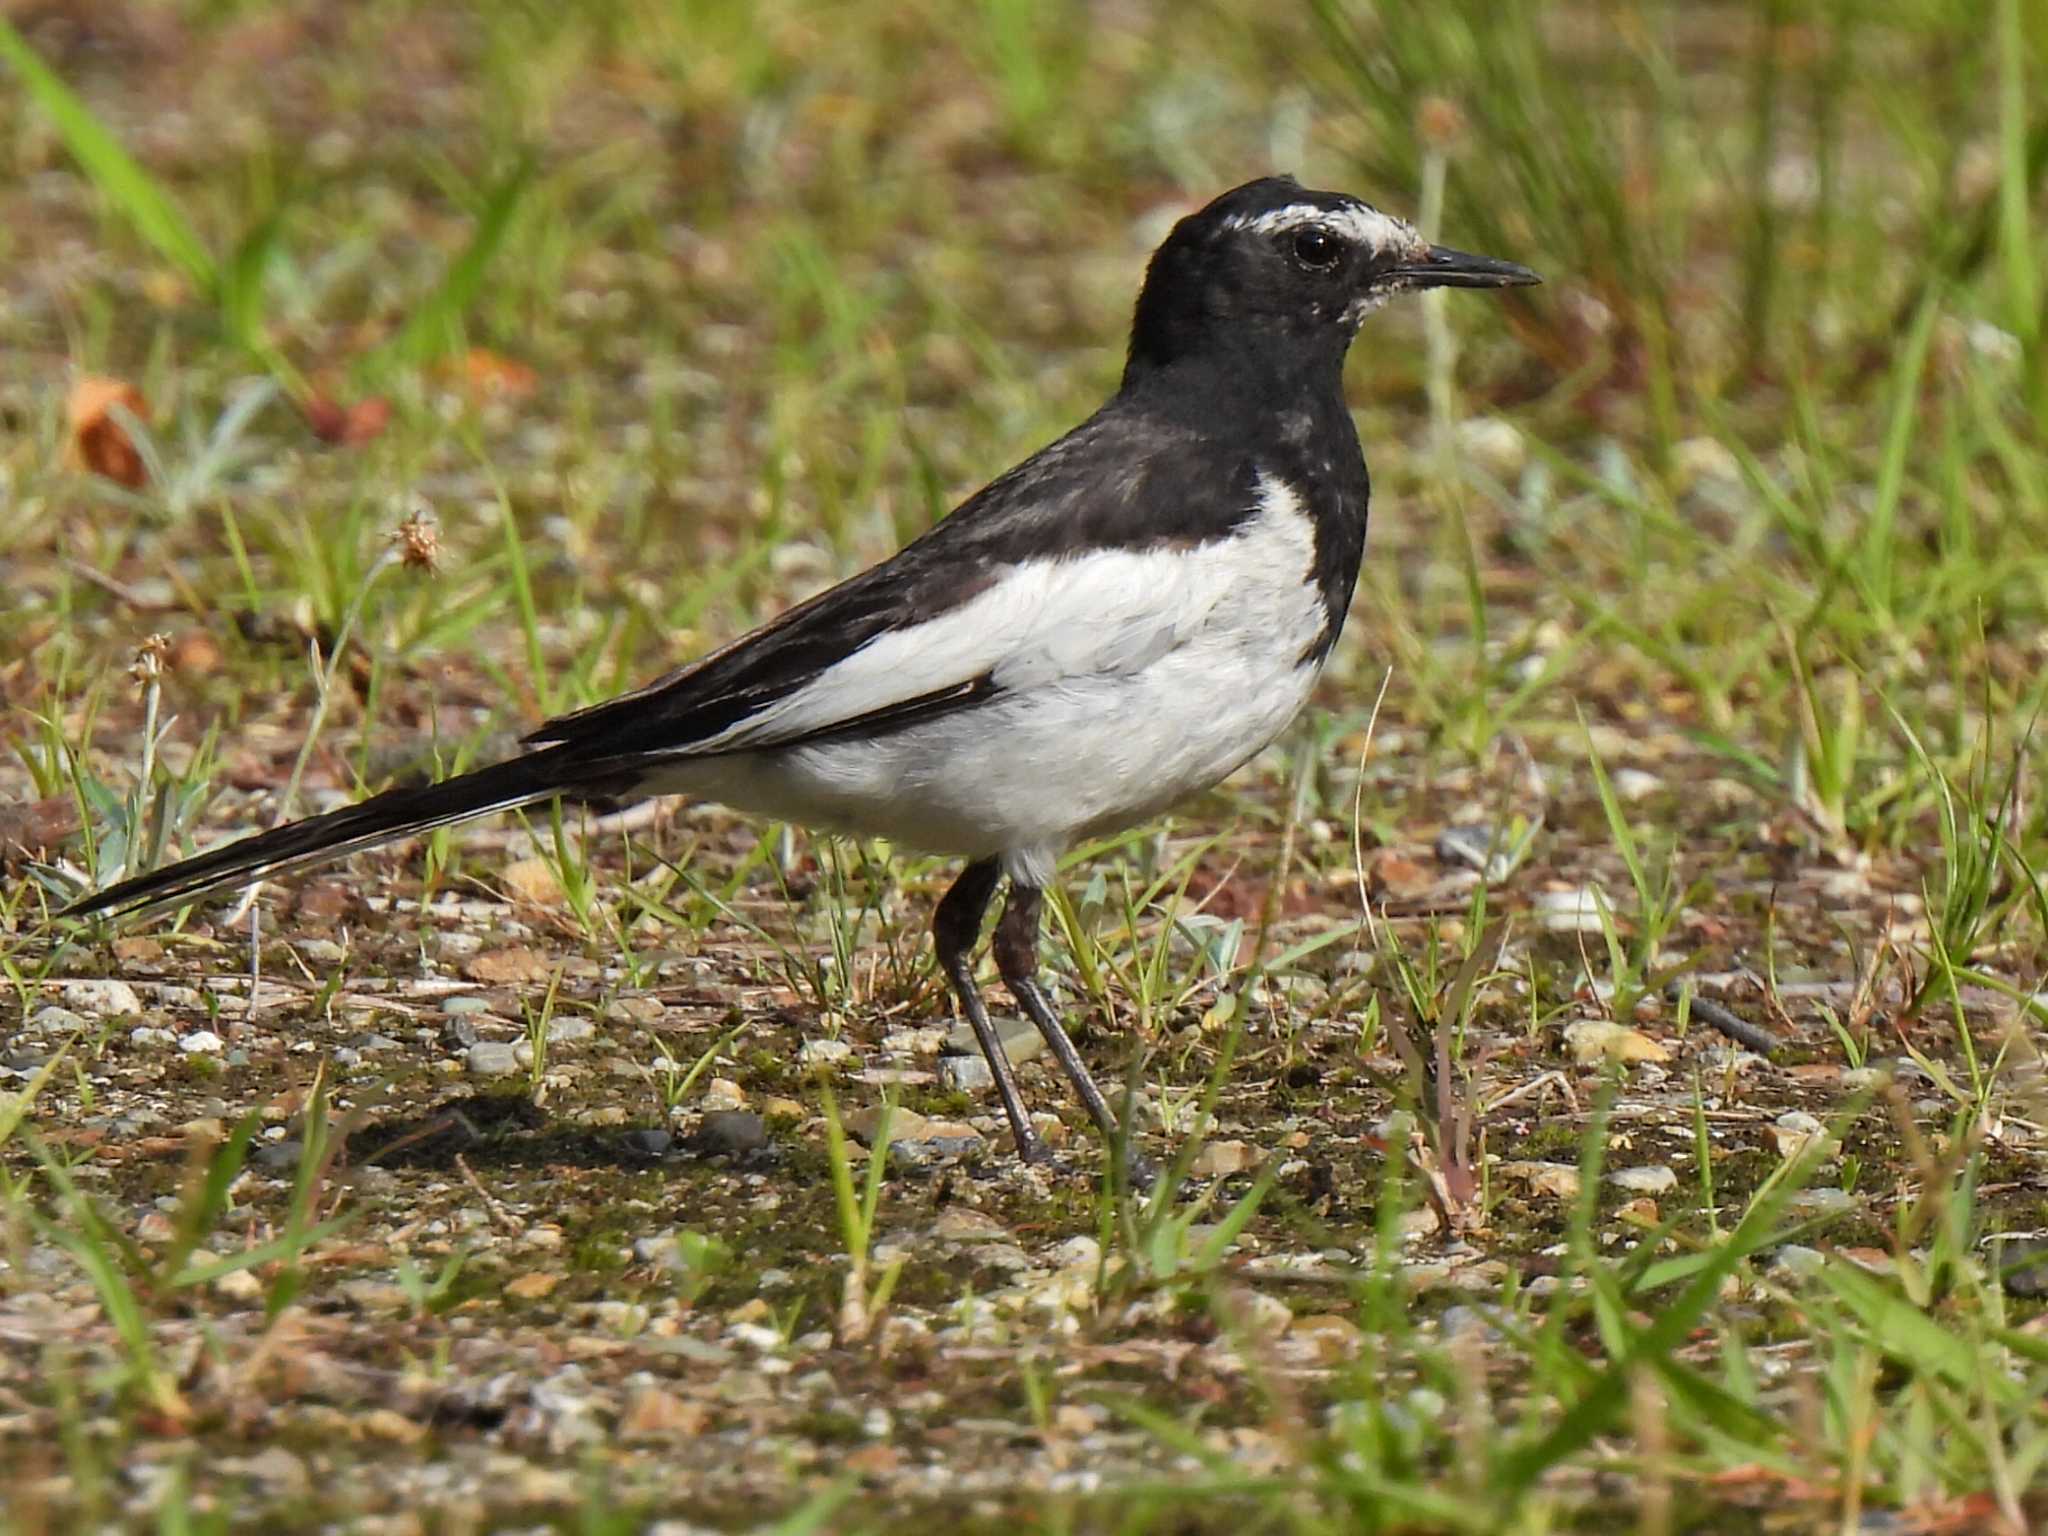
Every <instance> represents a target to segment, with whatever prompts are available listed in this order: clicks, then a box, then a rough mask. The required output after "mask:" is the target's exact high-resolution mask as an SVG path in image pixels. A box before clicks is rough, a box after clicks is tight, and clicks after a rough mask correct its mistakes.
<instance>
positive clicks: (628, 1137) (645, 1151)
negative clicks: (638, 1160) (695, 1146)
mask: <svg viewBox="0 0 2048 1536" xmlns="http://www.w3.org/2000/svg"><path fill="white" fill-rule="evenodd" d="M619 1143H620V1145H621V1146H623V1147H624V1148H625V1150H626V1153H627V1155H628V1156H631V1157H646V1158H656V1157H666V1156H667V1155H668V1153H669V1149H670V1148H671V1147H673V1146H674V1145H675V1144H676V1139H675V1137H674V1135H672V1134H671V1133H670V1132H668V1131H664V1130H663V1129H661V1127H659V1126H654V1127H652V1128H648V1129H641V1130H633V1131H628V1132H626V1134H625V1135H623V1136H621V1137H620V1138H619Z"/></svg>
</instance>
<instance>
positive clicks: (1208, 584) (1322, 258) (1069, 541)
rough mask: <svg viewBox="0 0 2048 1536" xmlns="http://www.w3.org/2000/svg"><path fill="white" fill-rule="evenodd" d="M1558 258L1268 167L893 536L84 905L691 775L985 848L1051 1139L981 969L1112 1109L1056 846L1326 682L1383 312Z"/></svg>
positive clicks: (1148, 810) (1291, 710) (1505, 278)
mask: <svg viewBox="0 0 2048 1536" xmlns="http://www.w3.org/2000/svg"><path fill="white" fill-rule="evenodd" d="M1536 281H1538V278H1537V276H1536V274H1535V273H1533V272H1531V271H1529V270H1528V269H1527V268H1526V267H1521V266H1517V265H1515V264H1514V263H1512V262H1507V261H1497V260H1493V259H1490V258H1487V257H1482V256H1472V255H1467V254H1466V253H1464V252H1462V251H1454V250H1448V249H1446V248H1444V247H1442V246H1437V245H1431V244H1430V243H1429V242H1428V241H1426V240H1424V239H1423V238H1422V237H1421V236H1420V235H1418V234H1417V233H1416V231H1415V230H1414V229H1413V228H1412V227H1411V226H1410V225H1408V224H1406V223H1404V222H1402V221H1401V220H1400V219H1397V218H1393V217H1390V216H1389V215H1387V214H1384V213H1381V212H1379V211H1378V210H1377V209H1375V208H1372V207H1370V206H1368V205H1367V204H1365V203H1363V202H1360V201H1359V200H1358V199H1357V198H1354V197H1348V196H1345V195H1344V194H1342V193H1337V192H1315V191H1310V190H1308V189H1306V188H1304V187H1302V186H1301V185H1300V184H1299V183H1297V182H1295V181H1294V180H1293V179H1291V178H1288V177H1269V178H1266V179H1263V180H1259V181H1253V182H1248V183H1247V184H1245V185H1244V186H1241V187H1238V188H1236V189H1234V190H1233V191H1230V192H1226V193H1225V194H1224V195H1223V196H1221V197H1219V198H1217V199H1216V200H1215V201H1214V202H1212V203H1210V204H1209V205H1208V206H1207V207H1206V208H1203V209H1202V210H1200V211H1199V212H1197V213H1194V214H1191V215H1189V216H1188V217H1186V218H1184V219H1182V220H1181V221H1180V222H1179V223H1178V224H1176V225H1175V226H1174V228H1173V230H1172V232H1171V233H1170V234H1168V236H1167V237H1166V240H1165V243H1164V244H1162V245H1161V246H1160V247H1159V249H1158V251H1157V252H1156V253H1155V254H1154V255H1153V257H1152V261H1151V265H1150V267H1149V269H1148V270H1147V272H1146V275H1145V283H1144V288H1143V290H1142V292H1140V294H1139V296H1138V304H1137V311H1136V314H1135V316H1134V318H1133V321H1132V325H1131V340H1130V353H1129V358H1128V361H1127V362H1126V364H1125V367H1124V373H1123V381H1122V384H1121V385H1120V387H1119V388H1118V390H1117V392H1116V394H1115V395H1114V396H1113V397H1112V398H1111V399H1110V401H1109V402H1108V404H1106V405H1104V406H1103V407H1102V409H1100V410H1099V411H1097V412H1096V413H1095V414H1094V415H1093V416H1092V417H1090V418H1089V419H1088V420H1087V421H1085V422H1083V423H1082V424H1081V425H1080V426H1078V427H1076V428H1074V430H1073V431H1071V432H1069V433H1068V434H1067V435H1066V436H1064V437H1062V438H1060V439H1059V440H1058V441H1057V442H1054V443H1052V444H1051V445H1050V446H1048V447H1046V448H1044V449H1041V450H1040V451H1039V452H1038V453H1035V454H1033V455H1032V456H1031V457H1030V458H1028V459H1026V460H1025V461H1024V462H1023V463H1021V464H1019V465H1018V466H1017V467H1016V468H1015V469H1012V470H1011V471H1010V472H1009V473H1008V474H1005V475H1003V476H1002V477H1001V478H1000V479H998V480H996V481H994V482H993V483H991V484H990V485H989V486H987V487H986V488H985V489H983V490H982V491H980V492H979V493H977V494H976V495H975V496H973V497H971V498H970V499H969V500H968V501H966V502H965V503H964V504H962V505H961V506H960V508H959V509H958V510H956V511H955V512H953V513H952V514H951V515H950V516H948V517H947V518H945V519H944V520H943V521H941V522H939V523H938V524H937V525H935V526H934V527H933V528H932V529H931V531H930V532H928V533H926V534H924V535H923V536H922V537H920V538H918V539H917V540H915V541H914V542H912V543H911V544H910V545H908V546H907V547H906V548H904V549H903V550H902V551H901V552H899V553H898V554H896V555H895V556H894V557H893V558H891V559H888V560H885V561H883V562H882V563H881V564H880V565H877V566H875V567H873V568H872V569H870V570H866V571H863V572H862V573H861V574H859V575H858V576H855V577H853V578H852V579H851V580H848V581H846V582H843V583H842V584H840V585H839V586H837V587H834V588H832V589H831V590H830V591H828V592H825V593H823V594H822V595H820V596H818V597H814V598H812V599H811V600H810V601H808V602H805V603H802V604H800V605H798V606H797V607H794V608H792V609H790V610H789V611H788V612H786V613H784V614H782V615H781V617H779V618H777V619H775V620H773V621H772V622H770V623H768V624H765V625H763V626H762V627H761V628H759V629H757V630H755V631H754V632H753V633H751V634H749V635H746V636H744V637H742V638H741V639H739V640H736V641H734V642H733V643H732V644H730V645H727V646H725V647H724V648H723V649H721V650H717V651H713V652H712V653H711V654H710V655H708V656H705V657H703V658H702V659H700V660H698V661H694V662H691V663H690V664H689V665H687V666H684V667H682V668H680V669H678V670H676V671H674V672H671V673H670V674H668V675H667V676H666V677H662V678H660V679H658V680H656V681H655V682H653V683H650V684H649V685H648V686H646V687H644V688H641V689H639V690H637V691H635V692H633V693H628V694H625V695H623V696H621V697H619V698H616V699H613V700H611V701H609V702H608V703H603V704H599V705H596V706H594V707H592V708H589V709H584V710H580V711H578V712H577V713H575V714H570V715H565V716H563V717H561V718H560V719H557V720H551V721H549V722H548V723H546V724H545V725H543V726H541V727H540V728H539V729H538V730H536V731H535V732H534V733H533V734H532V735H531V736H529V737H527V738H526V746H527V748H528V750H527V751H525V752H524V753H523V754H521V755H519V756H517V757H513V758H510V759H508V760H506V761H504V762H500V763H496V764H493V765H491V766H489V767H486V768H480V769H477V770H475V771H474V772H471V773H465V774H462V775H460V776H458V777H456V778H452V779H448V780H446V781H444V782H442V783H439V784H435V785H431V786H429V787H426V788H409V789H393V790H389V791H386V792H385V793H383V794H380V795H376V796H373V797H372V798H370V799H368V800H365V801H362V802H361V803H360V804H357V805H353V806H349V807H347V808H345V809H342V810H338V811H331V812H329V813H327V814H325V815H321V816H314V817H310V818H308V819H306V820H304V821H299V822H295V823H292V824H291V825H289V826H284V827H279V828H277V829H275V830H274V831H270V832H264V833H261V834H259V835H257V836H254V837H250V838H246V839H244V840H242V841H240V842H235V843H231V844H228V845H227V846H225V847H221V848H216V849H213V850H212V851H210V852H207V853H203V854H200V855H199V856H197V857H195V858H192V859H188V860H186V861H185V862H183V863H181V864H175V865H172V866H170V867H168V868H166V869H161V870H157V871H155V872H153V873H150V874H145V875H138V876H136V877H135V878H134V879H131V880H124V881H122V882H120V883H119V884H117V885H113V886H110V887H108V888H107V889H105V890H103V891H99V892H97V893H96V894H94V895H91V896H89V897H87V898H85V899H84V900H81V901H79V902H77V903H76V904H75V905H73V906H72V907H71V908H70V909H69V912H70V913H71V914H84V913H89V912H95V911H100V910H104V909H110V908H121V909H126V910H135V909H140V908H143V907H156V906H163V905H166V904H169V903H174V902H176V903H182V902H185V901H189V900H190V899H191V898H193V897H195V896H198V895H199V894H201V893H202V892H205V891H209V890H212V889H214V888H216V887H221V886H232V885H245V884H248V883H250V882H252V881H255V880H258V879H262V878H265V877H267V876H271V875H276V874H278V873H281V872H283V871H285V870H289V869H295V868H298V867H300V866H302V865H306V864H311V863H314V862H316V861H319V860H325V859H332V858H336V857H339V856H340V855H343V854H346V853H350V852H353V851H355V850H358V849H363V848H368V847H371V846H373V845H375V844H379V843H383V842H386V841H388V840H390V839H393V838H398V837H403V836H409V835H412V834H416V833H420V832H424V831H426V830H428V829H429V828H432V827H439V826H445V825H447V824H448V823H451V822H458V821H465V820H468V819H469V818H471V817H475V816H483V815H487V814H489V813H490V812H493V811H504V810H511V809H513V808H515V807H519V806H525V805H531V804H533V803H535V802H540V801H548V800H552V799H556V798H558V797H564V796H566V797H572V798H587V797H596V796H613V797H631V796H643V795H666V794H684V795H690V796H695V797H698V798H702V799H708V800H713V801H718V802H722V803H724V804H726V805H728V806H732V807H735V808H738V809H742V810H747V811H757V812H761V813H763V814H765V815H769V816H773V817H777V818H780V819H783V820H786V821H791V822H796V823H799V824H801V825H804V826H807V827H814V828H818V829H822V830H827V831H834V832H844V833H852V834H858V835H864V836H880V837H886V838H888V839H889V840H890V841H892V842H895V843H899V844H902V845H904V846H906V847H910V848H918V849H923V850H925V851H927V852H931V853H940V854H953V855H957V856H959V857H961V858H964V859H965V860H967V865H966V868H965V869H964V870H963V871H962V872H961V874H960V876H959V878H958V879H957V880H956V881H955V882H954V884H953V886H952V887H951V889H950V890H948V891H947V893H946V895H945V896H944V898H943V899H942V900H941V901H940V902H939V904H938V909H937V912H936V914H935V916H934V919H933V923H932V929H933V935H934V938H935V940H936V948H937V954H938V962H939V965H940V967H941V968H942V969H943V970H944V971H945V973H946V976H947V979H948V980H949V981H950V982H951V984H952V987H953V990H954V992H955V993H956V994H957V995H958V997H959V1000H960V1006H961V1007H962V1009H964V1010H965V1012H966V1014H967V1017H968V1020H969V1022H970V1023H971V1024H972V1026H973V1028H974V1033H975V1037H976V1038H977V1039H978V1040H979V1041H980V1043H981V1048H982V1050H983V1052H984V1053H985V1054H986V1055H987V1057H988V1062H989V1067H990V1069H991V1071H992V1072H993V1074H994V1077H995V1084H996V1089H997V1091H998V1093H999V1094H1000V1096H1001V1099H1002V1104H1003V1112H1004V1114H1005V1115H1006V1116H1007V1117H1008V1120H1009V1124H1010V1130H1011V1132H1012V1134H1013V1135H1014V1136H1015V1137H1016V1141H1017V1148H1018V1151H1019V1152H1020V1153H1021V1154H1022V1155H1023V1156H1024V1157H1025V1158H1026V1159H1027V1160H1037V1159H1039V1158H1041V1157H1043V1156H1044V1155H1045V1149H1044V1146H1043V1144H1042V1142H1041V1140H1040V1138H1039V1137H1038V1136H1037V1134H1036V1133H1035V1132H1034V1131H1033V1130H1032V1127H1031V1121H1030V1118H1029V1116H1028V1115H1027V1113H1026V1111H1025V1108H1024V1103H1023V1100H1022V1099H1021V1097H1020V1096H1019V1094H1018V1091H1017V1084H1016V1080H1015V1078H1014V1076H1013V1074H1012V1072H1011V1069H1010V1065H1009V1061H1008V1058H1007V1057H1006V1056H1005V1054H1004V1052H1003V1049H1002V1047H1001V1045H1000V1043H999V1042H998V1040H997V1038H996V1034H995V1031H994V1028H993V1026H992V1025H991V1024H990V1021H989V1016H988V1012H987V1009H986V1008H985V1007H984V1006H983V1003H982V1000H981V995H980V992H979V990H978V989H977V988H976V985H975V981H974V969H973V963H972V956H973V952H974V950H975V947H976V946H977V944H978V942H979V940H980V936H981V928H982V919H983V916H984V914H985V912H986V911H987V909H988V906H989V904H990V901H991V899H992V898H993V896H994V894H995V891H996V887H997V885H998V883H999V882H1001V881H1002V880H1004V879H1007V880H1008V881H1009V886H1010V889H1009V896H1008V900H1007V902H1006V903H1005V905H1004V908H1003V912H1002V916H1001V917H1000V919H999V920H998V922H997V924H996V929H995V938H994V951H995V959H996V965H997V969H998V970H999V971H1000V972H1001V974H1002V977H1003V980H1004V981H1005V982H1006V983H1007V984H1008V986H1009V989H1010V991H1011V993H1012V994H1013V995H1014V996H1015V998H1016V1001H1017V1004H1018V1006H1019V1007H1021V1008H1022V1009H1023V1010H1024V1012H1025V1013H1026V1014H1028V1015H1029V1016H1030V1018H1031V1020H1032V1022H1033V1023H1034V1024H1036V1026H1037V1027H1038V1029H1039V1030H1040V1031H1041V1032H1042V1033H1043V1034H1044V1036H1045V1039H1046V1043H1047V1044H1048V1046H1049V1047H1050V1048H1051V1050H1052V1053H1053V1055H1054V1057H1055V1058H1056V1059H1057V1060H1058V1062H1059V1064H1060V1067H1061V1068H1062V1070H1063V1071H1064V1072H1065V1074H1066V1076H1067V1077H1068V1079H1069V1080H1070V1081H1071V1082H1072V1084H1073V1086H1074V1091H1075V1092H1076V1093H1077V1094H1078V1095H1079V1096H1080V1099H1081V1101H1082V1103H1083V1104H1084V1105H1085V1106H1086V1108H1087V1111H1088V1113H1089V1115H1090V1116H1091V1117H1093V1119H1094V1121H1095V1123H1096V1124H1097V1125H1098V1126H1099V1127H1100V1128H1101V1129H1102V1130H1103V1132H1104V1133H1105V1134H1106V1135H1113V1134H1114V1132H1115V1129H1116V1127H1115V1121H1114V1117H1113V1116H1112V1113H1111V1111H1110V1108H1109V1105H1108V1103H1107V1102H1106V1101H1105V1100H1104V1098H1103V1095H1102V1092H1101V1090H1100V1089H1098V1088H1097V1087H1096V1085H1095V1082H1094V1080H1093V1079H1092V1078H1091V1077H1090V1076H1089V1074H1088V1069H1087V1067H1086V1066H1085V1065H1084V1064H1083V1062H1082V1060H1081V1057H1080V1054H1079V1052H1078V1051H1076V1050H1075V1048H1074V1045H1073V1042H1072V1041H1071V1040H1069V1039H1068V1037H1067V1033H1066V1030H1065V1029H1064V1028H1063V1027H1062V1025H1061V1022H1060V1019H1059V1016H1058V1014H1057V1013H1056V1012H1055V1010H1054V1008H1053V1005H1052V1002H1051V1000H1050V999H1049V998H1048V997H1047V995H1046V992H1045V990H1044V988H1043V987H1042V986H1041V985H1040V983H1039V981H1038V978H1037V969H1038V931H1039V909H1040V904H1041V899H1042V895H1043V892H1044V890H1045V887H1046V884H1047V882H1048V881H1050V880H1051V879H1052V878H1053V872H1054V864H1055V861H1056V860H1057V859H1058V857H1059V855H1060V852H1061V850H1062V849H1064V848H1066V847H1067V846H1069V845H1070V844H1071V843H1073V842H1074V841H1075V840H1077V839H1080V838H1085V837H1089V836H1092V835H1095V834H1099V833H1104V832H1109V831H1112V830H1115V829H1118V828H1123V827H1128V826H1131V825H1133V824H1135V823H1137V822H1141V821H1143V820H1145V819H1147V818H1149V817H1151V816H1153V815H1156V814H1157V813H1159V812H1161V811H1163V810H1165V809H1167V808H1168V807H1170V806H1172V805H1173V804H1174V803H1175V802H1177V801H1179V800H1182V799H1184V798H1185V797H1187V796H1188V795H1190V794H1193V793H1194V792H1196V791H1199V790H1202V789H1206V788H1207V787H1209V786H1210V785H1212V784H1214V783H1216V782H1217V781H1218V780H1219V779H1221V778H1223V777H1224V776H1225V775H1226V774H1228V773H1230V772H1231V770H1232V769H1234V768H1236V767H1237V766H1238V765H1239V764H1241V763H1243V762H1245V761H1246V760H1247V759H1248V758H1250V757H1251V756H1252V755H1253V754H1254V753H1256V752H1258V751H1259V750H1260V749H1261V748H1263V747H1264V746H1266V745H1267V743H1269V742H1271V741H1272V740H1273V739H1274V737H1275V736H1277V735H1278V734H1279V733H1280V731H1281V729H1282V728H1283V727H1284V726H1286V725H1287V723H1288V722H1289V721H1290V720H1292V719H1293V718H1294V716H1295V715H1296V713H1298V712H1299V711H1300V709H1301V707H1302V705H1303V703H1304V702H1306V700H1307V699H1308V696H1309V692H1310V689H1311V688H1312V687H1313V686H1314V684H1315V680H1316V676H1317V673H1318V672H1319V671H1320V670H1321V668H1322V665H1323V662H1324V660H1325V659H1326V658H1327V657H1328V656H1329V654H1330V648H1331V646H1332V645H1334V644H1335V643H1336V640H1337V636H1338V633H1339V631H1340V630H1341V629H1342V628H1343V625H1344V614H1345V609H1346V608H1347V606H1348V605H1349V604H1350V601H1351V592H1352V587H1353V584H1354V582H1355V580H1356V578H1357V575H1358V565H1359V559H1360V557H1361V555H1362V554H1363V552H1364V549H1365V514H1366V497H1367V491H1368V486H1367V480H1366V470H1365V461H1364V458H1363V456H1362V454H1361V452H1360V450H1359V444H1358V433H1357V431H1356V429H1355V428H1354V427H1353V425H1352V421H1351V414H1350V412H1349V410H1348V409H1347V408H1346V406H1345V404H1344V393H1343V387H1342V373H1343V366H1344V357H1345V353H1346V352H1347V351H1348V350H1349V348H1350V345H1351V341H1352V338H1353V336H1354V335H1356V333H1357V331H1358V327H1359V323H1360V322H1361V321H1362V320H1364V319H1365V317H1366V316H1367V315H1368V314H1370V313H1371V312H1372V311H1373V310H1375V309H1377V308H1379V307H1380V306H1381V305H1382V304H1384V303H1385V302H1387V301H1388V300H1389V299H1391V298H1394V297H1395V296H1396V295H1399V294H1403V293H1410V292H1414V291H1415V290H1418V289H1423V288H1440V287H1456V288H1501V287H1510V286H1515V285H1520V284H1525V283H1534V282H1536Z"/></svg>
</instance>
